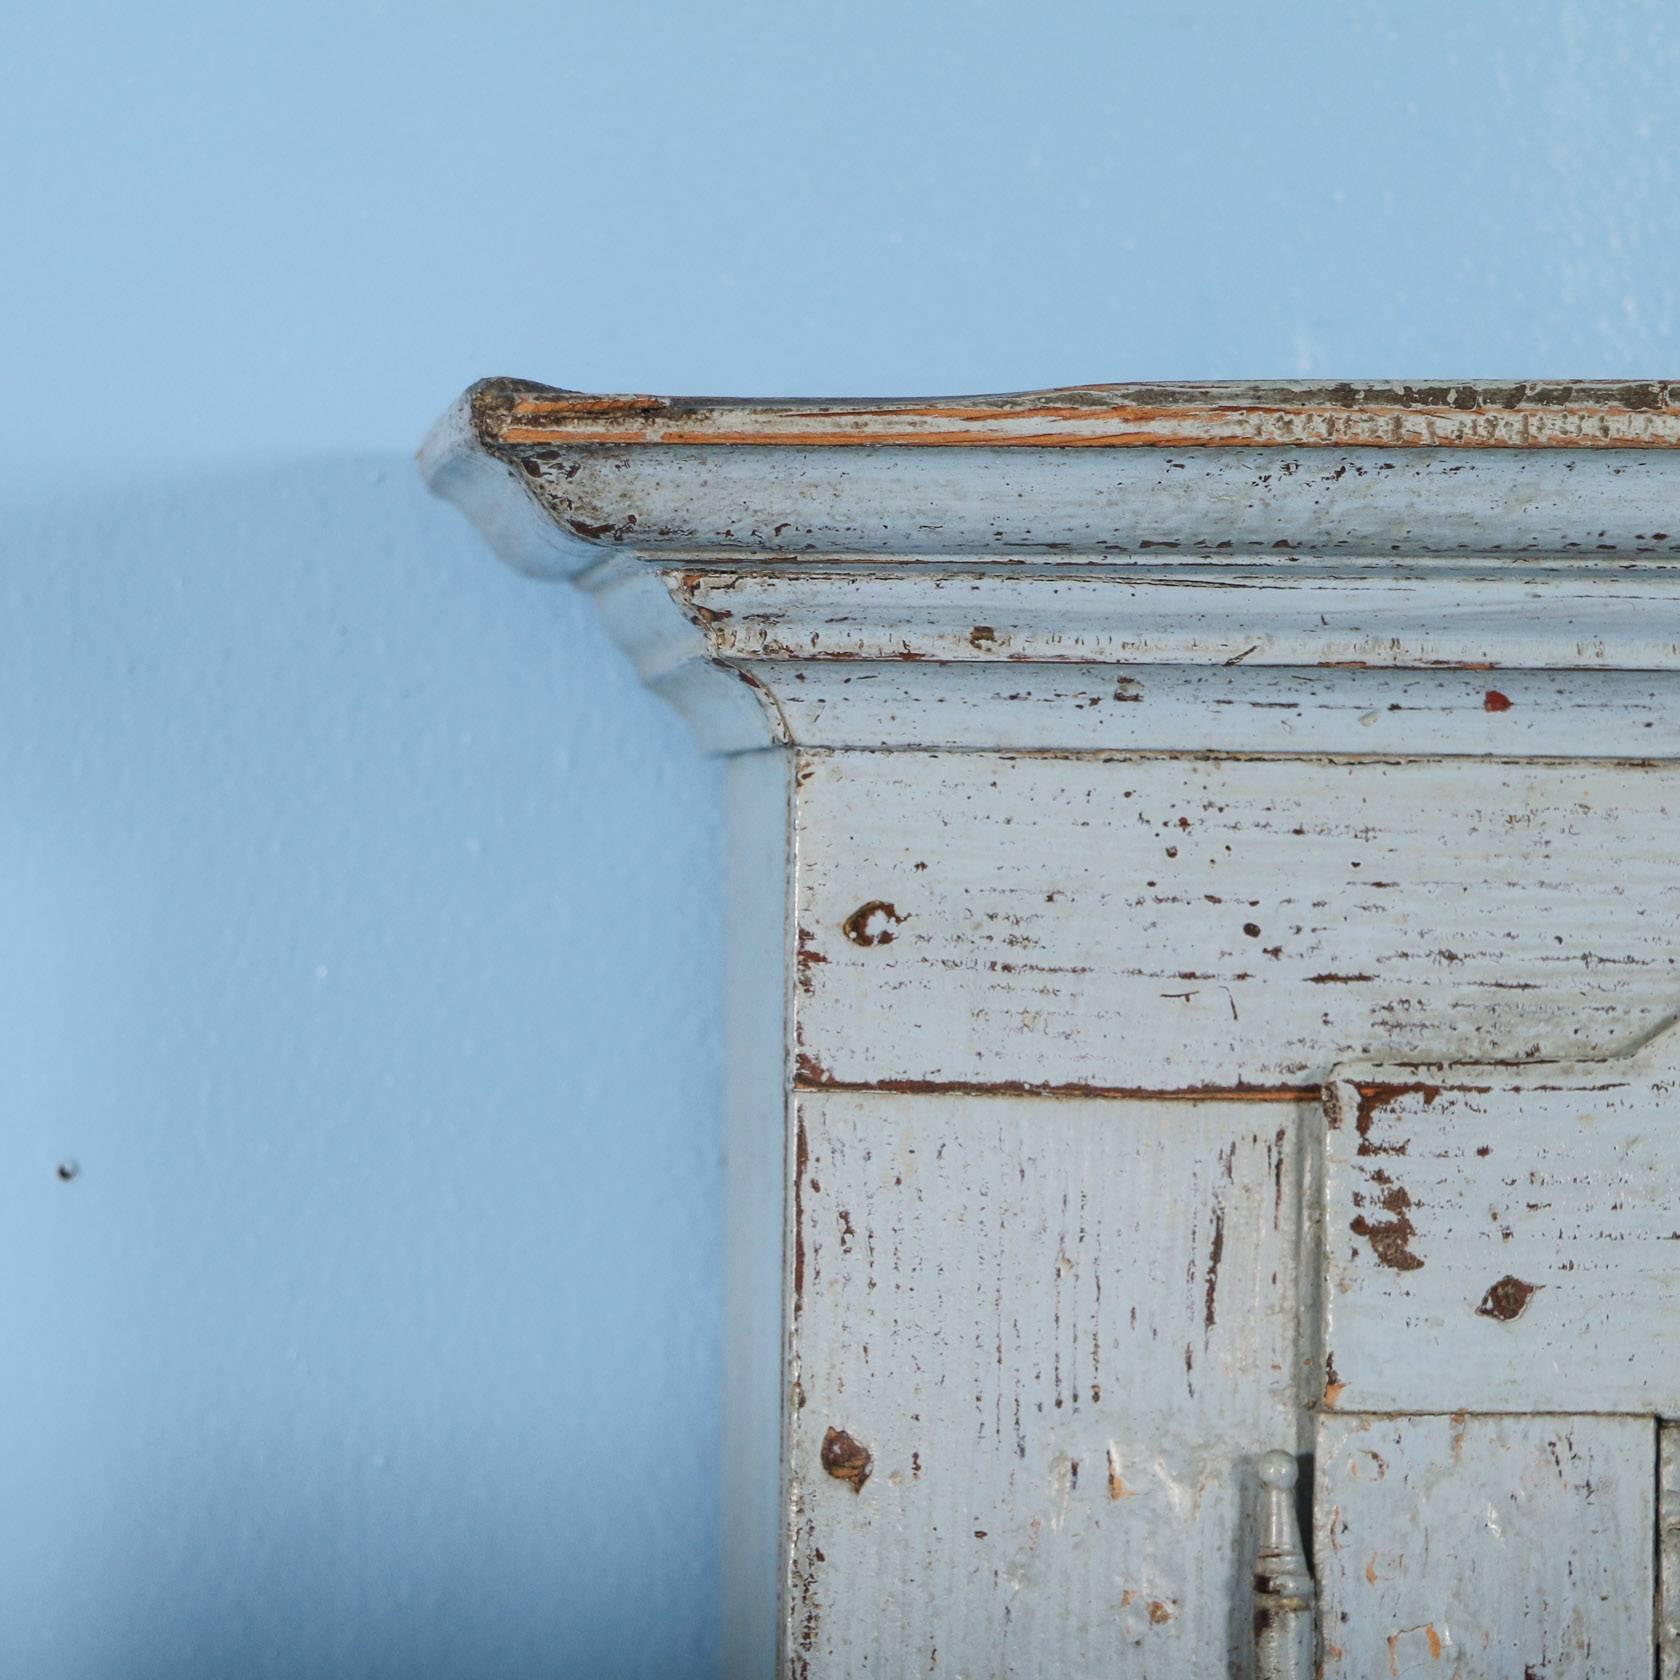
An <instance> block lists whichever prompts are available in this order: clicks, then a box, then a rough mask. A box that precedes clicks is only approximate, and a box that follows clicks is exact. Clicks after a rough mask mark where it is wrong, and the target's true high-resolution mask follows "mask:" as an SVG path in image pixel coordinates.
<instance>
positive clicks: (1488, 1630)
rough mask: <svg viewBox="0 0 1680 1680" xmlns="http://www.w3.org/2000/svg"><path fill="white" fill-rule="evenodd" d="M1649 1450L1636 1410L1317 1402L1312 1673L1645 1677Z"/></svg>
mask: <svg viewBox="0 0 1680 1680" xmlns="http://www.w3.org/2000/svg"><path fill="white" fill-rule="evenodd" d="M1377 1449H1380V1451H1381V1453H1382V1456H1383V1459H1384V1462H1385V1464H1386V1466H1387V1473H1386V1474H1385V1475H1384V1476H1382V1477H1381V1478H1373V1477H1370V1476H1367V1475H1364V1474H1362V1473H1361V1471H1360V1465H1361V1463H1362V1461H1363V1460H1364V1457H1365V1455H1366V1453H1368V1452H1369V1451H1372V1450H1377ZM1654 1457H1655V1440H1654V1436H1653V1429H1652V1423H1651V1420H1650V1419H1649V1418H1632V1417H1558V1416H1545V1415H1539V1416H1526V1417H1467V1418H1460V1419H1453V1418H1451V1417H1371V1416H1358V1415H1352V1414H1345V1415H1337V1416H1333V1417H1327V1416H1321V1417H1320V1420H1319V1425H1318V1440H1317V1449H1316V1454H1315V1463H1316V1477H1317V1479H1316V1486H1315V1490H1314V1509H1315V1518H1314V1524H1315V1529H1316V1540H1317V1544H1316V1547H1315V1552H1314V1556H1315V1558H1316V1561H1317V1568H1318V1587H1319V1597H1320V1602H1321V1614H1322V1618H1323V1626H1324V1629H1325V1633H1326V1639H1325V1644H1324V1665H1323V1670H1322V1673H1323V1676H1324V1680H1343V1677H1346V1680H1377V1677H1381V1676H1385V1675H1396V1676H1439V1677H1440V1680H1448V1677H1457V1680H1480V1677H1483V1676H1486V1677H1489V1680H1492V1677H1493V1676H1501V1677H1503V1676H1507V1675H1509V1676H1513V1677H1518V1676H1523V1675H1525V1674H1526V1675H1533V1676H1540V1675H1547V1676H1557V1677H1562V1676H1571V1677H1575V1680H1645V1677H1646V1676H1648V1675H1650V1674H1651V1672H1652V1664H1653V1659H1654V1655H1655V1652H1654V1649H1653V1640H1652V1617H1651V1614H1650V1612H1649V1609H1648V1606H1649V1605H1650V1603H1651V1599H1652V1593H1653V1590H1654V1588H1655V1585H1656V1583H1655V1580H1654V1570H1653V1567H1652V1565H1653V1558H1652V1546H1651V1540H1650V1536H1651V1533H1652V1526H1653V1523H1654V1521H1655V1515H1656V1513H1655V1510H1654V1508H1653V1506H1654V1501H1653V1494H1654V1491H1655V1476H1654V1463H1653V1460H1654Z"/></svg>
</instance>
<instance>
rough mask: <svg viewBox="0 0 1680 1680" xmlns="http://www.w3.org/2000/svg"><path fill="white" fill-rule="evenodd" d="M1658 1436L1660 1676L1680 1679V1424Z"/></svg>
mask: <svg viewBox="0 0 1680 1680" xmlns="http://www.w3.org/2000/svg"><path fill="white" fill-rule="evenodd" d="M1657 1440H1658V1452H1659V1460H1658V1467H1657V1575H1658V1589H1657V1639H1658V1664H1657V1680H1680V1424H1677V1423H1675V1422H1673V1421H1671V1420H1668V1421H1664V1422H1663V1423H1662V1425H1661V1426H1660V1427H1659V1429H1658V1431H1657Z"/></svg>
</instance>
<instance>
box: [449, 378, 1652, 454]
mask: <svg viewBox="0 0 1680 1680" xmlns="http://www.w3.org/2000/svg"><path fill="white" fill-rule="evenodd" d="M476 399H477V404H476V406H477V411H478V424H479V426H480V429H481V431H482V433H483V435H484V436H485V438H486V439H487V440H489V441H492V442H494V443H498V444H502V445H510V444H544V443H548V444H553V443H570V444H574V445H575V444H604V443H619V444H636V445H642V446H648V445H665V446H672V447H683V446H690V445H701V444H711V445H743V444H745V445H757V446H760V447H790V446H791V447H807V448H808V447H836V448H844V447H848V446H850V447H858V446H868V447H874V448H882V447H893V446H897V447H924V448H941V447H946V448H948V447H952V446H956V447H962V448H975V447H977V446H984V447H989V448H1009V447H1020V446H1028V447H1044V448H1056V447H1061V448H1082V447H1083V448H1089V447H1093V446H1095V447H1105V448H1112V449H1125V448H1139V447H1144V448H1148V447H1159V446H1161V445H1171V446H1176V447H1180V448H1233V447H1241V446H1244V445H1263V446H1272V447H1286V448H1348V447H1356V448H1378V449H1407V448H1425V447H1441V446H1443V445H1445V446H1451V447H1454V448H1521V449H1548V448H1652V447H1657V448H1662V447H1673V446H1675V445H1676V444H1680V386H1675V385H1672V384H1669V383H1667V382H1665V381H1651V380H1582V381H1573V382H1562V381H1551V382H1545V381H1529V382H1525V383H1518V382H1513V381H1505V382H1496V381H1491V380H1461V381H1453V382H1447V381H1444V380H1442V381H1434V382H1419V383H1412V384H1400V383H1397V382H1391V381H1380V380H1372V381H1364V382H1359V383H1354V382H1349V381H1339V382H1328V381H1312V380H1269V381H1254V382H1239V381H1232V382H1226V383H1216V384H1154V385H1145V384H1133V385H1079V386H1068V387H1064V388H1062V389H1059V390H1050V391H1017V392H1010V393H1007V394H1005V395H993V396H978V397H931V398H930V397H891V398H839V399H834V398H828V399H823V398H782V399H770V400H766V399H743V398H728V397H656V396H645V395H623V396H601V395H596V394H594V393H591V392H585V391H567V390H557V389H555V388H553V387H549V386H540V385H531V384H526V383H524V382H521V381H518V380H486V381H484V382H483V383H482V384H481V385H480V386H478V387H477V388H476Z"/></svg>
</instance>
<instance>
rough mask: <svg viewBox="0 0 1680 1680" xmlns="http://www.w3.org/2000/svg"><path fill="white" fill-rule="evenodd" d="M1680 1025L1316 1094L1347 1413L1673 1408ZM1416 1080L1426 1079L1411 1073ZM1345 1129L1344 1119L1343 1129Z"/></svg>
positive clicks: (1327, 1302)
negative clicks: (1554, 1057)
mask: <svg viewBox="0 0 1680 1680" xmlns="http://www.w3.org/2000/svg"><path fill="white" fill-rule="evenodd" d="M1677 1057H1680V1030H1677V1029H1673V1028H1670V1029H1668V1030H1666V1031H1664V1032H1662V1033H1659V1034H1658V1035H1657V1036H1656V1037H1655V1038H1653V1039H1651V1040H1650V1041H1649V1042H1648V1043H1646V1044H1644V1045H1642V1046H1641V1047H1640V1048H1639V1049H1637V1050H1635V1051H1632V1052H1629V1053H1628V1054H1625V1055H1622V1056H1617V1057H1611V1058H1606V1059H1603V1060H1599V1061H1586V1062H1554V1063H1546V1062H1541V1063H1536V1064H1534V1065H1533V1066H1530V1067H1522V1068H1513V1067H1497V1066H1485V1065H1483V1066H1477V1065H1473V1064H1465V1065H1463V1066H1459V1067H1451V1066H1448V1067H1437V1068H1431V1069H1428V1070H1406V1069H1400V1068H1388V1069H1366V1068H1353V1069H1346V1070H1342V1071H1341V1072H1339V1074H1338V1075H1337V1076H1336V1077H1335V1078H1333V1079H1332V1081H1331V1082H1330V1084H1329V1086H1328V1091H1327V1108H1326V1125H1325V1130H1324V1143H1325V1209H1326V1230H1327V1231H1328V1232H1331V1233H1334V1232H1336V1231H1338V1230H1345V1231H1348V1232H1349V1233H1350V1234H1352V1235H1353V1236H1355V1237H1356V1238H1360V1239H1362V1240H1359V1241H1354V1242H1349V1241H1346V1240H1336V1239H1335V1238H1334V1237H1333V1236H1332V1237H1331V1238H1330V1239H1329V1240H1327V1242H1326V1244H1325V1249H1324V1268H1325V1288H1324V1291H1323V1300H1324V1308H1323V1310H1324V1315H1325V1324H1324V1332H1323V1334H1324V1339H1325V1341H1326V1342H1327V1343H1328V1344H1331V1345H1333V1346H1334V1348H1335V1350H1336V1352H1335V1357H1336V1364H1337V1367H1338V1380H1339V1381H1340V1383H1341V1385H1342V1392H1341V1393H1340V1394H1339V1395H1338V1400H1339V1403H1340V1406H1341V1407H1342V1409H1345V1410H1371V1411H1448V1410H1467V1411H1472V1412H1525V1411H1535V1410H1543V1411H1554V1412H1556V1411H1563V1410H1565V1409H1567V1410H1570V1411H1580V1412H1646V1413H1656V1414H1659V1415H1674V1414H1675V1413H1680V1347H1677V1346H1676V1344H1675V1343H1674V1340H1673V1338H1671V1337H1665V1336H1661V1335H1654V1334H1653V1333H1652V1327H1653V1326H1655V1325H1660V1324H1664V1323H1667V1322H1669V1321H1670V1320H1671V1319H1672V1318H1673V1317H1674V1316H1676V1315H1680V1220H1677V1218H1676V1214H1675V1209H1676V1207H1677V1206H1680V1179H1677V1175H1676V1166H1675V1161H1674V1151H1673V1148H1672V1146H1671V1143H1670V1141H1669V1139H1668V1137H1667V1129H1666V1126H1665V1125H1663V1124H1654V1121H1656V1120H1657V1119H1658V1118H1659V1117H1662V1116H1665V1115H1667V1114H1668V1113H1669V1112H1670V1111H1671V1110H1672V1108H1673V1105H1674V1102H1675V1099H1676V1095H1677V1094H1680V1065H1677V1061H1676V1058H1677ZM1408 1072H1412V1073H1414V1074H1415V1073H1418V1072H1424V1073H1425V1075H1426V1076H1425V1077H1422V1078H1419V1077H1407V1074H1408ZM1350 1115H1352V1116H1354V1117H1356V1124H1355V1125H1353V1126H1350V1125H1349V1124H1348V1123H1347V1118H1348V1116H1350Z"/></svg>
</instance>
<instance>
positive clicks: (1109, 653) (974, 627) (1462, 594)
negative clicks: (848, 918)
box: [672, 566, 1680, 671]
mask: <svg viewBox="0 0 1680 1680" xmlns="http://www.w3.org/2000/svg"><path fill="white" fill-rule="evenodd" d="M672 581H673V585H674V587H675V589H676V591H677V596H678V600H679V602H680V603H681V604H683V605H684V606H685V608H686V610H687V612H688V613H689V615H690V616H691V617H693V618H695V619H697V620H698V621H700V623H701V624H702V625H703V626H704V628H705V631H706V634H707V639H708V643H709V648H710V651H711V654H712V656H713V657H714V658H718V659H726V660H752V661H774V660H781V659H799V660H806V661H816V660H822V659H835V660H859V659H867V660H876V661H892V660H900V661H907V660H908V661H924V660H925V661H933V662H937V663H942V664H946V663H958V664H976V663H994V664H1003V665H1006V666H1008V665H1016V664H1057V663H1069V664H1087V665H1090V664H1097V665H1204V666H1221V667H1224V666H1229V665H1246V666H1251V667H1252V666H1256V665H1298V666H1379V667H1386V668H1389V669H1398V668H1406V667H1413V668H1419V669H1429V668H1431V667H1443V666H1444V667H1458V668H1464V667H1469V668H1472V669H1476V670H1483V671H1497V670H1500V669H1505V668H1511V669H1516V670H1579V669H1603V670H1641V671H1674V670H1680V633H1677V631H1676V623H1677V621H1680V571H1677V570H1676V569H1675V568H1673V567H1671V566H1662V567H1648V568H1644V569H1629V570H1626V571H1623V572H1620V573H1619V574H1617V575H1614V576H1610V575H1602V574H1601V575H1582V574H1581V573H1580V572H1578V571H1561V570H1555V571H1543V572H1538V573H1536V574H1534V575H1531V576H1526V577H1525V576H1522V575H1520V574H1518V573H1517V572H1516V571H1515V569H1513V570H1512V571H1509V572H1507V573H1505V574H1503V575H1498V576H1485V575H1478V576H1470V575H1466V574H1464V573H1455V574H1449V575H1445V576H1438V575H1430V574H1424V575H1420V576H1417V577H1405V576H1381V575H1373V576H1362V577H1347V576H1331V577H1323V576H1319V577H1314V576H1311V575H1306V576H1296V575H1293V574H1289V575H1281V576H1280V575H1277V574H1276V573H1275V572H1272V573H1267V572H1246V573H1245V572H1241V571H1236V570H1233V571H1227V572H1221V573H1214V572H1210V571H1207V570H1205V569H1200V568H1198V569H1196V570H1194V571H1189V570H1187V571H1186V572H1184V573H1181V574H1179V575H1177V576H1171V577H1168V576H1150V575H1139V574H1137V573H1129V572H1104V573H1101V574H1068V573H1063V574H1059V575H1057V574H1051V575H1043V574H1029V575H1025V576H1020V575H1016V574H1014V573H1011V572H1009V571H1006V570H996V569H995V570H991V571H969V572H955V571H938V572H931V573H924V572H918V571H917V570H915V569H913V568H906V569H904V570H902V571H899V572H891V573H889V572H879V571H859V570H852V571H841V570H835V569H827V570H824V569H821V568H818V567H802V568H800V569H799V570H798V571H790V572H786V573H777V572H775V571H773V570H770V569H763V570H759V571H754V572H738V571H704V570H693V571H689V572H677V573H674V574H673V575H672Z"/></svg>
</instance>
